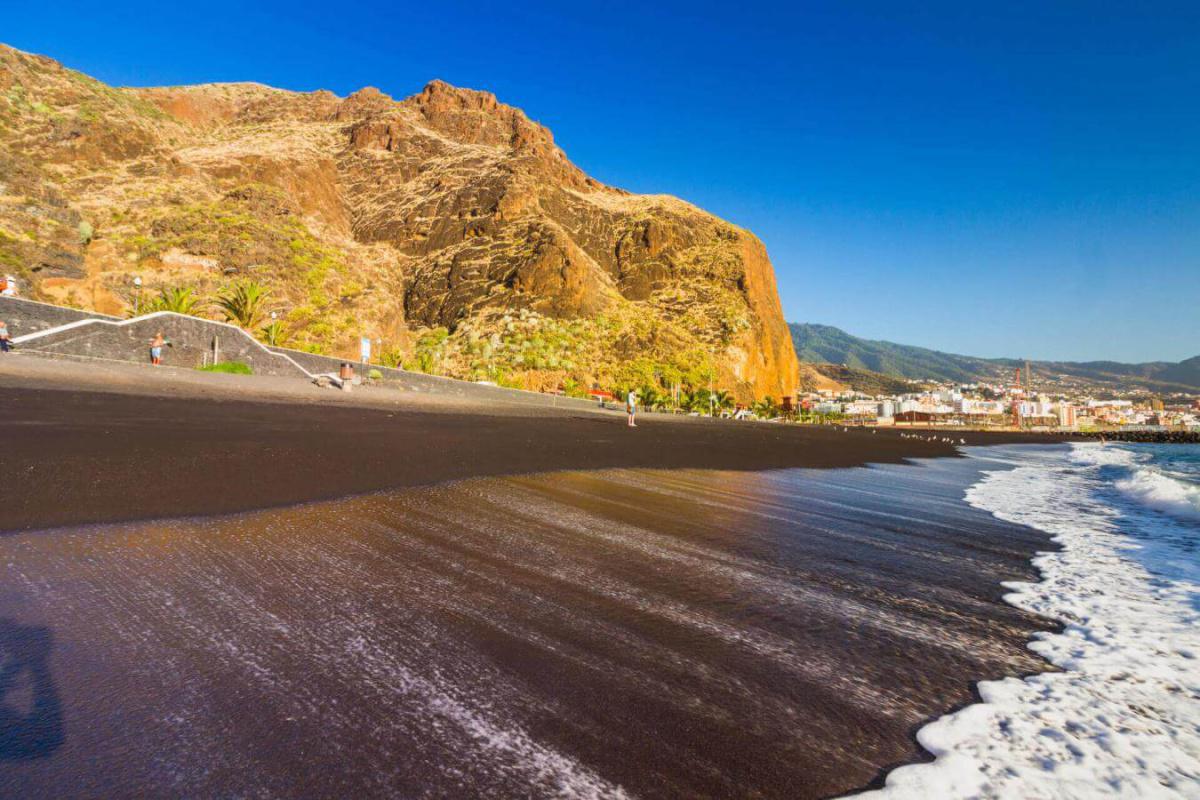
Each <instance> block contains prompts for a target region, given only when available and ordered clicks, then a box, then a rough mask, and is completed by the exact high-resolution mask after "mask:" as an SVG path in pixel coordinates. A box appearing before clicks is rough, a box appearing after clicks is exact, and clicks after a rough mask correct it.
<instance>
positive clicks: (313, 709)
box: [0, 409, 1047, 798]
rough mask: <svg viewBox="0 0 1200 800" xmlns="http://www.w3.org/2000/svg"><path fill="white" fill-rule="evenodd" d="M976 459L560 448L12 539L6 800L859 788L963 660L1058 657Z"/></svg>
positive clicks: (962, 693)
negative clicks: (1026, 603)
mask: <svg viewBox="0 0 1200 800" xmlns="http://www.w3.org/2000/svg"><path fill="white" fill-rule="evenodd" d="M236 413H237V414H239V415H244V414H248V413H252V412H251V410H247V409H237V410H236ZM385 419H386V417H385ZM379 424H380V425H384V424H392V423H390V421H389V422H387V423H385V422H383V420H380V422H379ZM561 424H562V425H564V426H567V425H578V426H580V428H581V429H583V428H584V426H587V425H591V426H596V427H599V428H601V429H602V430H608V429H607V428H605V427H604V426H606V425H607V424H608V423H607V422H603V421H602V422H596V421H592V420H588V421H586V422H585V421H582V420H566V421H564V422H562V423H561ZM761 427H765V426H761ZM713 428H714V429H715V426H713ZM697 429H698V430H699V429H700V428H699V427H697ZM212 430H213V433H212V435H213V436H214V437H220V436H221V435H222V434H221V433H220V431H219V430H218V429H217V428H216V427H215V426H214V427H213V429H212ZM705 430H706V433H705V435H708V434H707V429H705ZM623 433H625V431H623V430H616V431H613V432H612V433H606V434H597V436H598V437H600V436H609V435H611V436H616V435H617V434H623ZM646 433H647V438H649V436H653V433H652V428H651V427H649V426H648V427H647V428H646ZM88 435H90V436H97V435H98V434H96V433H95V432H92V433H90V434H88ZM110 435H112V436H114V437H117V440H120V438H121V437H122V434H118V433H114V434H110ZM713 435H714V436H715V437H719V436H720V435H722V434H713ZM827 435H828V436H830V437H833V436H834V434H832V433H829V434H827ZM363 436H364V440H365V438H368V437H366V434H365V433H364V434H363ZM847 436H848V435H847ZM876 438H878V437H876ZM189 441H192V440H189ZM196 441H198V440H196ZM720 441H721V440H720V439H719V438H714V439H713V440H711V442H712V443H714V446H719V443H720ZM762 441H763V442H764V443H765V444H764V445H763V448H762V449H766V448H768V447H769V446H770V444H769V443H770V438H769V437H766V436H765V435H764V438H763V440H762ZM810 441H814V442H816V441H822V440H820V439H813V440H810ZM830 441H834V439H832V438H831V440H830ZM57 446H59V447H64V448H65V447H66V439H65V437H64V440H63V442H62V443H60V444H59V445H57ZM189 446H190V447H195V446H196V445H195V444H191V445H189ZM618 452H620V451H618ZM630 452H631V453H633V455H627V456H626V458H627V460H628V459H636V458H639V457H640V456H638V455H637V454H638V453H640V451H639V450H638V449H637V448H633V449H632V450H631V451H630ZM428 455H429V456H431V457H433V463H438V462H437V460H436V454H428ZM896 455H897V456H899V453H897V454H896ZM260 456H261V457H262V467H261V469H262V471H263V473H264V474H270V473H271V471H272V469H273V468H274V464H275V459H276V458H277V457H276V456H272V455H271V454H270V452H269V451H268V452H263V453H260ZM847 457H848V458H849V456H847ZM854 457H862V456H861V455H855V456H854ZM513 458H514V459H517V460H518V461H519V460H520V458H521V455H520V454H519V453H518V452H514V454H513ZM660 458H663V459H668V460H669V459H670V458H671V456H670V454H669V453H668V452H663V453H661V454H660ZM337 466H338V465H337V464H334V465H332V468H336V467H337ZM977 470H978V464H977V463H976V462H974V461H973V460H971V459H939V460H936V461H933V462H928V463H924V464H922V465H918V466H901V465H895V466H882V467H873V468H866V469H862V468H860V469H836V470H787V471H779V472H702V471H694V470H677V471H673V472H663V471H649V470H635V469H622V470H616V471H606V472H588V473H580V472H570V473H557V474H550V475H540V476H532V477H507V478H486V479H476V480H469V481H465V482H462V483H457V484H452V485H447V486H437V487H430V488H412V489H405V490H401V491H394V492H387V493H381V494H377V495H369V496H364V497H358V498H354V499H350V500H342V501H336V502H330V503H318V504H312V505H306V506H300V507H294V508H285V509H275V510H267V511H258V512H251V513H246V514H239V515H233V516H226V517H215V518H207V519H194V520H174V521H169V522H144V523H134V524H129V523H123V524H117V525H106V526H93V527H74V528H61V529H57V530H44V531H33V532H26V533H12V534H9V535H6V536H3V537H0V619H2V620H3V623H2V624H0V653H2V656H0V658H2V659H3V660H2V661H0V663H3V664H4V665H6V667H11V668H12V670H11V671H12V672H13V673H14V675H15V677H11V678H10V679H9V681H8V683H7V684H5V685H4V686H2V687H0V691H3V693H4V695H3V698H2V699H0V703H2V704H3V706H2V708H3V710H4V712H5V713H4V714H3V715H0V795H2V796H5V797H9V796H11V797H34V796H59V797H71V796H83V797H122V796H188V797H230V796H246V797H260V796H261V797H277V796H305V797H335V796H336V797H551V796H579V797H587V796H599V797H607V796H622V795H629V796H638V797H689V798H691V797H739V798H741V797H779V798H806V797H823V796H830V795H835V794H838V793H842V792H846V791H851V790H853V789H856V788H860V787H863V786H865V785H868V784H870V783H871V782H872V781H876V780H878V779H879V778H880V776H881V775H882V773H883V770H885V769H886V768H887V767H889V766H892V765H896V764H899V763H902V762H906V761H910V760H913V759H917V758H920V757H921V753H920V751H919V748H918V747H917V745H916V744H915V742H914V740H913V732H914V730H915V728H916V727H917V726H918V725H920V724H921V723H922V722H924V721H926V720H928V719H929V718H931V717H934V716H937V715H940V714H942V713H944V712H945V711H947V710H949V709H951V708H954V707H957V706H959V705H962V704H963V703H966V702H968V701H970V699H971V697H972V690H971V686H972V685H973V684H974V682H976V681H978V680H981V679H985V678H996V677H999V676H1002V675H1012V674H1020V673H1024V672H1028V671H1031V670H1037V669H1040V668H1042V664H1041V663H1040V662H1039V661H1038V660H1037V659H1036V658H1035V657H1034V656H1033V655H1032V654H1031V653H1029V652H1028V651H1027V650H1026V649H1025V646H1024V645H1025V642H1026V641H1027V640H1028V638H1029V636H1030V635H1031V633H1032V632H1033V631H1035V630H1039V629H1042V628H1043V627H1044V626H1045V622H1044V621H1040V620H1036V619H1032V618H1030V617H1029V616H1027V615H1025V614H1022V613H1021V612H1018V611H1017V610H1015V609H1013V608H1011V607H1009V606H1007V605H1005V604H1004V603H1003V602H1002V601H1001V599H1000V595H1001V591H1002V590H1001V588H1000V585H999V584H1000V582H1001V581H1003V580H1013V579H1032V578H1034V573H1033V571H1032V569H1031V568H1030V566H1029V556H1030V554H1031V553H1032V552H1033V551H1034V550H1035V549H1039V548H1045V547H1046V546H1047V545H1046V542H1045V540H1044V539H1043V538H1042V537H1041V536H1039V535H1037V534H1035V533H1034V532H1033V531H1030V530H1027V529H1022V528H1018V527H1015V526H1011V525H1007V524H1004V523H1000V522H998V521H996V520H995V519H993V518H991V517H990V516H989V515H987V514H985V513H983V512H980V511H977V510H975V509H972V508H970V507H968V506H966V505H965V504H964V503H963V502H962V500H961V497H962V492H963V489H964V488H965V486H967V485H969V484H970V483H971V482H972V481H973V480H974V479H975V476H976V474H977ZM62 502H63V504H64V505H69V504H71V503H72V502H73V501H72V499H71V498H70V497H69V496H66V495H64V496H63V498H62ZM10 519H11V517H10Z"/></svg>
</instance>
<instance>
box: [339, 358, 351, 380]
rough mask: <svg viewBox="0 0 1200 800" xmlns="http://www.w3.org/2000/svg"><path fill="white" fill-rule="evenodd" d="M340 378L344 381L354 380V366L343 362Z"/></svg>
mask: <svg viewBox="0 0 1200 800" xmlns="http://www.w3.org/2000/svg"><path fill="white" fill-rule="evenodd" d="M338 377H339V378H341V379H342V380H344V381H352V380H354V365H353V364H350V363H347V362H342V370H341V372H339V373H338Z"/></svg>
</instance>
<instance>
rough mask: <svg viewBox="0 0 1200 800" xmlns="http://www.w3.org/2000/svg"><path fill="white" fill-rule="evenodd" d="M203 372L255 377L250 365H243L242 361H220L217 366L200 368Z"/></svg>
mask: <svg viewBox="0 0 1200 800" xmlns="http://www.w3.org/2000/svg"><path fill="white" fill-rule="evenodd" d="M199 369H200V371H201V372H224V373H225V374H227V375H253V374H254V370H253V369H251V368H250V365H249V364H243V363H242V362H241V361H219V362H217V363H216V364H209V365H208V366H207V367H200V368H199Z"/></svg>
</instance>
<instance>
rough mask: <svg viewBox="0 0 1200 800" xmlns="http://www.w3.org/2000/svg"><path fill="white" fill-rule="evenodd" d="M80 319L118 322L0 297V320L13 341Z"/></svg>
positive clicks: (93, 313) (103, 317) (90, 312)
mask: <svg viewBox="0 0 1200 800" xmlns="http://www.w3.org/2000/svg"><path fill="white" fill-rule="evenodd" d="M81 319H107V320H110V321H112V322H117V321H119V320H120V318H119V317H110V316H108V315H107V314H97V313H96V312H95V311H80V310H79V309H77V308H65V307H63V306H54V305H50V304H49V303H39V302H37V301H36V300H26V299H24V298H22V297H6V296H5V295H0V320H4V322H5V324H7V325H8V332H9V334H10V335H11V336H12V337H13V338H14V339H15V338H16V337H18V336H24V335H26V334H29V333H37V332H38V331H44V330H47V329H49V328H57V327H58V326H59V325H66V324H67V323H69V322H78V321H79V320H81Z"/></svg>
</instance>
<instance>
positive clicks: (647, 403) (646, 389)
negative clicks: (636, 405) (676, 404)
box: [638, 386, 667, 411]
mask: <svg viewBox="0 0 1200 800" xmlns="http://www.w3.org/2000/svg"><path fill="white" fill-rule="evenodd" d="M638 397H639V398H640V399H641V403H642V408H645V409H646V410H647V411H653V410H655V409H657V408H661V407H662V406H664V405H666V401H667V398H665V397H663V395H662V394H661V393H660V392H659V391H658V389H657V388H656V387H654V386H643V387H642V388H641V391H639V392H638Z"/></svg>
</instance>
